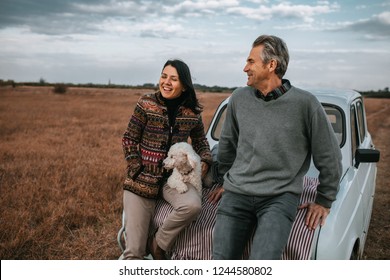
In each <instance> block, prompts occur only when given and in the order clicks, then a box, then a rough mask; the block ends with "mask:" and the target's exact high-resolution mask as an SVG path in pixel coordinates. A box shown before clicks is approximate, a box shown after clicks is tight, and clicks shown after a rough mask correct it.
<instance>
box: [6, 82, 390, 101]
mask: <svg viewBox="0 0 390 280" xmlns="http://www.w3.org/2000/svg"><path fill="white" fill-rule="evenodd" d="M0 86H12V87H17V86H49V87H53V91H54V92H55V93H65V92H66V90H67V88H68V87H82V88H125V89H126V88H129V89H139V88H142V89H151V90H157V89H158V84H153V83H145V84H142V85H123V84H112V83H111V82H109V83H108V84H94V83H86V84H74V83H48V82H46V81H45V80H44V79H43V78H41V79H40V80H39V81H38V82H15V81H13V80H2V79H0ZM194 87H195V90H196V91H198V92H224V93H229V92H233V91H234V90H235V89H236V88H237V87H222V86H206V85H201V84H194ZM356 91H358V92H360V93H361V94H362V95H363V96H367V97H379V98H389V97H390V92H389V87H385V88H384V89H379V90H369V91H360V90H356Z"/></svg>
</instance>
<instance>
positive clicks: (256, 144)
mask: <svg viewBox="0 0 390 280" xmlns="http://www.w3.org/2000/svg"><path fill="white" fill-rule="evenodd" d="M311 156H312V157H313V162H314V164H315V166H316V168H317V169H318V170H319V172H320V173H319V181H320V184H319V186H318V188H317V198H316V203H318V204H321V205H323V206H325V207H331V205H332V202H333V201H334V200H335V199H336V194H337V191H338V187H339V180H340V176H341V151H340V148H339V145H338V142H337V139H336V137H335V134H334V132H333V129H332V127H331V125H330V123H329V121H328V119H327V116H326V113H325V111H324V109H323V107H322V105H321V103H320V102H319V101H318V100H317V98H316V97H315V96H314V95H312V94H311V93H309V92H307V91H303V90H301V89H298V88H295V87H291V88H290V89H289V90H288V91H287V92H286V93H284V94H283V95H282V96H281V97H279V98H277V99H276V100H272V101H269V102H265V101H264V100H262V99H260V98H258V97H256V95H255V89H254V88H252V87H244V88H239V89H237V90H235V91H234V92H233V94H232V96H231V98H230V100H229V104H228V108H227V113H226V120H225V123H224V126H223V129H222V134H221V138H220V140H219V145H218V162H219V173H220V174H224V188H225V189H226V190H228V191H231V192H235V193H240V194H246V195H253V196H273V195H278V194H282V193H285V192H291V193H295V194H301V192H302V190H303V177H304V175H305V174H306V172H307V171H308V168H309V166H310V160H311Z"/></svg>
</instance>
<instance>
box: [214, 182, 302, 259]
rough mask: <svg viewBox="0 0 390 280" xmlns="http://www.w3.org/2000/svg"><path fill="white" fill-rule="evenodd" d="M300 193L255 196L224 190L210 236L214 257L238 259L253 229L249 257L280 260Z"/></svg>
mask: <svg viewBox="0 0 390 280" xmlns="http://www.w3.org/2000/svg"><path fill="white" fill-rule="evenodd" d="M298 203H299V195H296V194H292V193H284V194H281V195H277V196H269V197H255V196H247V195H242V194H236V193H232V192H229V191H226V190H225V192H224V193H223V196H222V198H221V202H220V205H219V207H218V210H217V218H216V223H215V228H214V237H213V258H214V259H215V260H235V259H241V258H242V255H243V252H244V249H245V246H246V245H247V243H248V240H250V238H251V236H252V233H253V230H255V231H254V233H253V243H252V246H251V252H250V256H249V259H252V260H279V259H280V258H281V256H282V252H283V249H284V247H285V246H286V243H287V241H288V237H289V235H290V231H291V227H292V225H293V222H294V219H295V215H296V212H297V207H298Z"/></svg>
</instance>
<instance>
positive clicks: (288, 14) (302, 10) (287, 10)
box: [227, 1, 340, 22]
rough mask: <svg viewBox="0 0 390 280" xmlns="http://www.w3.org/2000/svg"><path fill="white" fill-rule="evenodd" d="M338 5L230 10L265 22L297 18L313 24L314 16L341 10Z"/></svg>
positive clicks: (272, 6) (283, 3)
mask: <svg viewBox="0 0 390 280" xmlns="http://www.w3.org/2000/svg"><path fill="white" fill-rule="evenodd" d="M339 8H340V7H339V5H338V4H337V3H333V4H330V3H329V2H327V1H322V2H318V3H317V5H313V6H311V5H293V4H291V3H289V2H282V3H279V4H277V5H271V6H265V5H260V7H258V8H251V7H233V8H228V9H227V11H228V13H230V14H234V15H240V16H244V17H246V18H249V19H253V20H258V21H264V20H269V19H271V18H274V17H275V18H295V19H300V20H302V21H304V22H313V21H314V16H316V15H320V14H327V13H332V12H335V11H337V10H338V9H339Z"/></svg>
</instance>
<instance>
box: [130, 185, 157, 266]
mask: <svg viewBox="0 0 390 280" xmlns="http://www.w3.org/2000/svg"><path fill="white" fill-rule="evenodd" d="M155 205H156V200H154V199H148V198H144V197H141V196H139V195H136V194H134V193H132V192H129V191H126V190H125V191H124V192H123V208H124V212H125V233H126V249H125V251H124V252H123V258H124V259H135V260H137V259H141V260H142V259H143V258H144V256H145V255H146V242H147V238H148V232H149V224H150V221H151V218H152V216H153V214H154V208H155Z"/></svg>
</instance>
